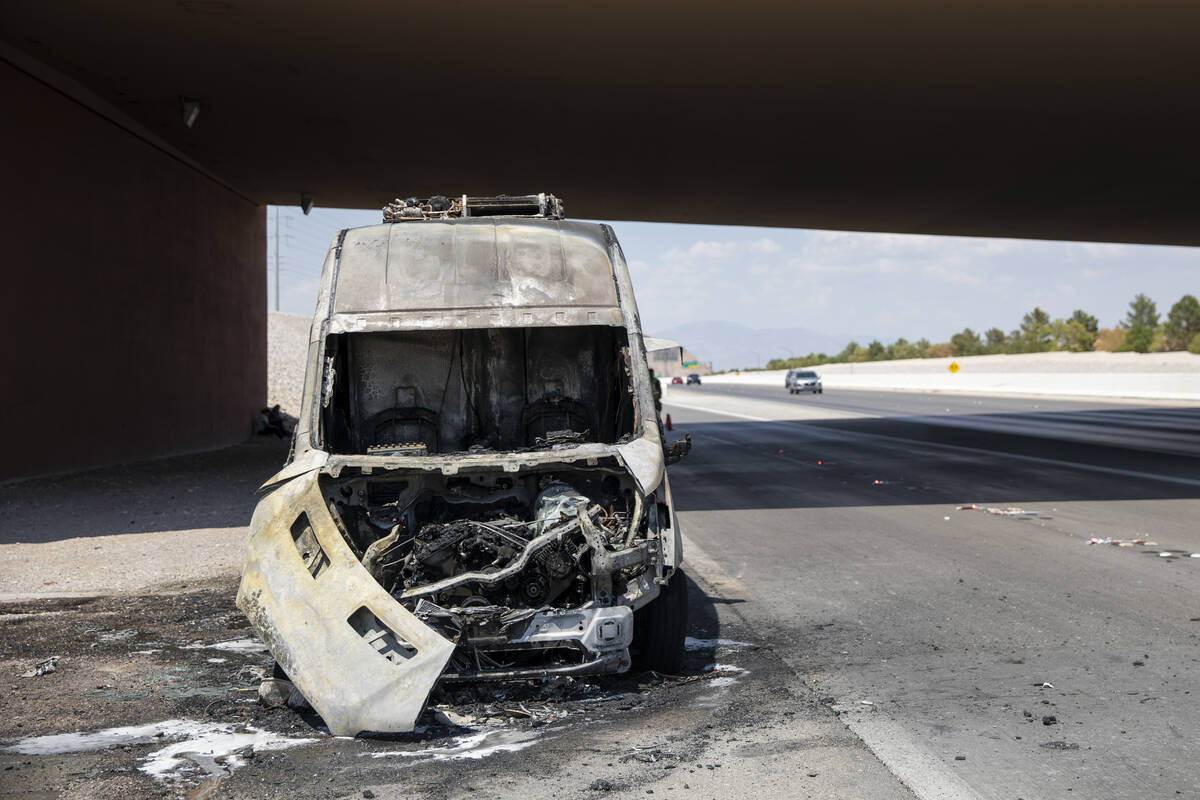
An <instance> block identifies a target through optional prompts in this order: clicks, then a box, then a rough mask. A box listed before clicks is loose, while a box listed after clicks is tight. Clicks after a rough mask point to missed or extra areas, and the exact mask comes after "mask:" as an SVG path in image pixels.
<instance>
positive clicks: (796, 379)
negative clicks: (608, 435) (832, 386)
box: [783, 369, 824, 394]
mask: <svg viewBox="0 0 1200 800" xmlns="http://www.w3.org/2000/svg"><path fill="white" fill-rule="evenodd" d="M783 385H784V386H785V387H787V390H788V393H789V394H800V392H812V393H813V394H822V393H823V391H824V390H823V389H822V388H821V376H820V375H818V374H817V373H815V372H813V371H812V370H811V369H793V370H789V371H788V374H787V378H786V379H785V380H784V382H783Z"/></svg>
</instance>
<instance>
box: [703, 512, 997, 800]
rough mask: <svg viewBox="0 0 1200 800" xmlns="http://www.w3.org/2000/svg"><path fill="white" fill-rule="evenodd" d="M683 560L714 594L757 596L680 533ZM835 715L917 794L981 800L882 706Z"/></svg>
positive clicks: (937, 799) (924, 798) (936, 799)
mask: <svg viewBox="0 0 1200 800" xmlns="http://www.w3.org/2000/svg"><path fill="white" fill-rule="evenodd" d="M683 563H684V566H685V567H689V568H691V575H692V579H693V580H695V581H697V582H699V583H700V584H701V585H702V586H706V587H707V589H708V590H711V593H712V594H715V595H716V596H718V597H723V598H725V599H744V600H751V601H753V600H754V599H755V597H754V594H753V593H752V592H751V591H750V590H749V589H748V588H747V587H746V585H745V584H743V583H742V582H741V581H740V580H738V579H737V578H735V577H733V576H732V575H730V574H729V573H728V572H726V571H725V568H724V567H723V566H722V565H721V564H720V563H719V562H718V561H717V560H716V559H714V558H713V557H712V556H710V555H709V554H708V553H706V552H705V551H704V549H703V548H701V547H700V546H699V545H698V544H696V542H695V541H694V540H693V539H690V538H688V537H687V536H684V537H683ZM779 654H780V656H781V657H783V658H784V660H785V661H786V662H788V663H789V665H791V667H792V669H793V670H794V671H795V672H796V675H797V676H800V675H802V673H801V672H800V670H799V669H797V668H796V666H795V665H793V664H791V659H789V658H788V657H787V654H785V653H783V652H780V653H779ZM838 719H839V720H840V721H841V722H842V724H843V725H845V726H846V727H847V728H848V729H849V730H850V732H851V733H853V734H854V735H855V736H857V737H858V738H859V739H861V740H862V742H863V744H865V745H866V746H867V749H869V750H870V751H871V752H872V753H874V754H875V757H876V758H878V759H879V760H880V762H882V763H883V765H884V766H885V767H887V769H888V771H889V772H891V773H892V774H893V775H895V776H896V778H897V779H898V780H899V781H900V782H901V783H903V784H904V785H905V786H907V787H908V788H909V789H910V790H911V791H912V792H913V794H915V795H916V796H917V797H918V798H919V800H983V798H982V797H981V796H980V795H979V794H978V793H977V792H975V790H973V789H972V788H971V787H970V786H968V785H967V784H966V783H965V782H964V781H963V780H962V779H961V778H959V777H958V776H957V775H955V774H954V773H953V772H952V771H950V769H949V768H948V767H947V766H946V765H945V764H944V763H942V762H941V761H940V760H939V759H938V758H937V756H934V755H933V754H932V753H929V752H928V751H926V750H924V749H922V748H921V746H920V745H919V744H918V743H917V742H916V741H915V740H914V739H913V738H912V737H911V736H910V735H909V734H908V732H907V731H905V730H904V728H903V727H902V726H901V725H900V724H899V723H898V722H896V721H895V720H893V719H891V718H890V717H887V716H886V715H885V713H884V712H883V711H881V710H878V709H874V710H872V711H870V712H861V711H854V712H850V713H842V714H839V715H838Z"/></svg>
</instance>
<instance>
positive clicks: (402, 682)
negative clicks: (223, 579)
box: [237, 471, 633, 736]
mask: <svg viewBox="0 0 1200 800" xmlns="http://www.w3.org/2000/svg"><path fill="white" fill-rule="evenodd" d="M318 475H319V472H318V471H312V472H309V473H306V474H303V475H299V476H297V477H295V478H293V479H292V480H290V481H288V482H286V483H284V484H282V485H280V486H278V487H277V488H276V489H275V490H274V491H272V492H271V493H270V494H269V495H267V496H266V497H265V498H263V500H262V501H261V502H260V503H259V505H258V508H257V509H256V510H255V513H254V518H253V520H252V522H251V533H250V538H249V541H248V543H247V552H246V558H245V563H244V566H243V570H242V583H241V587H240V589H239V591H238V597H237V605H238V608H240V609H241V610H242V611H243V612H244V613H245V614H246V616H247V618H248V619H249V620H250V624H251V626H252V627H253V628H254V630H255V631H256V632H257V633H258V635H259V636H260V637H261V638H262V639H263V641H264V642H266V644H267V646H268V647H269V648H270V650H271V653H272V654H273V655H274V657H275V659H276V661H277V662H278V663H279V665H280V667H281V668H282V669H283V670H284V671H286V672H287V674H288V676H289V677H290V678H291V680H292V681H293V683H294V684H295V686H296V688H297V689H299V690H300V692H301V693H302V694H303V695H304V697H305V698H306V699H307V700H308V701H309V703H311V704H312V706H313V708H314V709H316V711H317V713H319V714H320V715H321V718H322V719H323V720H324V722H325V724H326V725H327V726H328V728H329V730H330V732H331V733H333V734H334V735H338V736H353V735H356V734H359V733H363V732H366V731H375V732H403V731H410V730H412V729H413V727H414V725H415V724H416V720H417V717H418V716H419V715H420V713H421V711H422V709H423V707H424V705H425V702H426V699H427V698H428V695H429V692H430V691H431V690H432V688H433V686H434V684H435V683H437V682H438V681H439V680H443V679H444V680H456V679H457V680H467V679H474V680H479V679H493V680H498V679H512V678H528V677H546V676H551V675H582V674H599V673H612V672H621V671H624V670H626V669H628V668H629V645H630V643H631V641H632V635H633V611H632V609H631V608H629V607H628V606H624V605H618V606H605V607H595V608H582V609H573V610H557V609H543V610H538V611H534V610H529V611H527V612H525V613H524V614H523V615H521V616H520V618H519V619H516V620H512V621H509V622H508V623H507V624H505V625H504V626H503V627H502V628H501V629H491V630H490V631H489V630H487V629H484V630H474V631H468V630H461V631H460V632H459V634H458V635H454V634H452V633H451V632H450V631H448V630H447V628H446V627H445V626H444V625H442V624H441V621H440V620H430V621H431V622H433V623H434V624H432V625H431V624H427V622H426V621H423V620H422V619H421V618H419V617H418V616H417V615H414V614H413V613H410V612H409V611H408V610H407V609H406V608H404V606H402V605H401V604H400V603H399V602H397V601H396V600H395V599H394V598H393V597H392V596H391V595H390V594H388V593H387V591H385V590H384V588H383V587H382V586H381V585H380V584H379V583H378V582H377V581H376V580H375V578H374V577H372V575H371V574H370V573H369V572H368V571H367V570H366V569H365V568H364V567H363V565H362V564H361V563H360V562H359V561H358V559H357V558H356V557H355V555H354V553H353V552H352V551H351V549H350V547H349V546H348V545H347V544H346V541H345V540H344V539H343V537H342V533H341V531H340V530H339V527H338V525H337V523H336V522H335V521H334V518H333V517H332V515H331V514H330V512H329V510H328V509H327V508H326V506H325V500H324V497H323V495H322V493H321V491H320V488H319V486H318V483H317V479H318ZM418 613H421V611H420V609H418ZM439 631H441V632H439ZM443 633H451V635H452V636H454V639H453V640H452V639H451V638H448V636H446V635H443ZM552 649H557V650H562V651H570V652H572V653H573V654H574V655H573V657H572V658H570V659H568V660H566V661H565V663H564V661H563V660H562V659H560V660H559V662H560V663H554V664H551V665H549V666H546V665H541V666H538V665H535V664H531V663H529V662H528V659H526V660H524V661H522V656H528V655H529V654H531V653H532V652H533V651H542V650H552ZM456 650H457V651H458V652H459V654H460V657H459V658H457V659H456V660H455V664H454V665H452V666H451V668H450V669H447V665H448V664H450V663H451V657H452V656H454V655H455V653H456ZM480 653H487V654H490V655H498V656H499V657H500V658H501V659H502V660H501V661H497V660H495V659H493V658H490V657H487V658H486V659H485V660H481V657H480ZM464 654H465V661H464ZM506 655H513V656H514V659H513V663H514V664H516V666H511V665H510V664H509V663H508V659H506V658H505V656H506Z"/></svg>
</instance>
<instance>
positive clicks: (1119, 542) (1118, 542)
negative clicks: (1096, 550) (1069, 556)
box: [1087, 536, 1158, 547]
mask: <svg viewBox="0 0 1200 800" xmlns="http://www.w3.org/2000/svg"><path fill="white" fill-rule="evenodd" d="M1087 543H1088V544H1111V545H1114V546H1116V547H1133V546H1134V545H1139V544H1140V545H1147V546H1149V547H1157V546H1158V542H1148V541H1146V540H1145V539H1113V538H1111V537H1105V538H1103V539H1101V538H1099V537H1096V536H1093V537H1092V538H1090V539H1088V541H1087Z"/></svg>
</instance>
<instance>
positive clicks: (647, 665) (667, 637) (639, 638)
mask: <svg viewBox="0 0 1200 800" xmlns="http://www.w3.org/2000/svg"><path fill="white" fill-rule="evenodd" d="M687 617H688V597H687V580H686V579H685V578H684V577H683V571H682V570H679V569H677V570H675V574H674V575H672V576H671V581H670V583H668V584H667V585H666V586H664V587H662V590H661V591H660V592H659V594H658V597H656V598H654V600H652V601H650V603H649V604H648V605H645V606H642V607H641V608H639V609H638V610H637V611H635V612H633V666H634V668H635V669H638V670H653V671H654V672H661V673H663V674H664V675H678V674H679V671H680V670H681V669H683V658H684V655H686V650H685V649H684V639H685V638H686V637H687Z"/></svg>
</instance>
